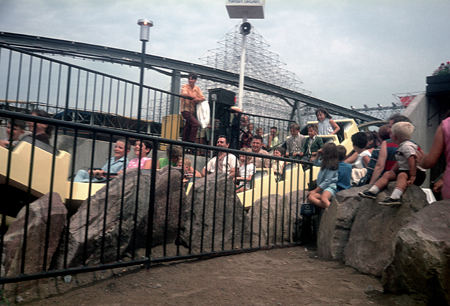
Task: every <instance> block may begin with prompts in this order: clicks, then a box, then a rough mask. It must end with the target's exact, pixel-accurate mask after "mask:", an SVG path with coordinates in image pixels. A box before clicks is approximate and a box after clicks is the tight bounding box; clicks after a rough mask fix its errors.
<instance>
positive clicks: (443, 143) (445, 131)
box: [417, 113, 450, 199]
mask: <svg viewBox="0 0 450 306" xmlns="http://www.w3.org/2000/svg"><path fill="white" fill-rule="evenodd" d="M447 115H450V113H447ZM442 152H444V153H445V160H446V161H447V166H446V168H445V172H444V177H443V185H440V186H439V187H440V189H441V191H442V198H443V199H450V118H449V117H448V116H447V119H444V120H443V121H442V122H441V124H440V125H439V127H438V129H437V131H436V134H435V136H434V140H433V145H432V146H431V150H430V152H429V153H428V154H426V155H425V154H424V153H423V152H420V151H419V153H418V159H417V162H418V163H419V165H420V166H422V167H423V168H425V169H429V168H431V167H433V166H434V165H435V164H436V162H437V161H438V159H439V157H440V156H441V154H442ZM439 187H438V188H439ZM435 188H436V184H435Z"/></svg>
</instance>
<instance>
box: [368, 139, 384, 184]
mask: <svg viewBox="0 0 450 306" xmlns="http://www.w3.org/2000/svg"><path fill="white" fill-rule="evenodd" d="M386 159H387V144H386V141H383V142H382V143H381V148H380V153H379V155H378V160H377V164H376V165H375V168H374V170H373V173H372V177H371V178H370V182H369V184H373V183H375V182H376V181H377V180H378V178H379V177H380V175H381V173H383V170H384V166H385V165H386Z"/></svg>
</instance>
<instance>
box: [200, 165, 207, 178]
mask: <svg viewBox="0 0 450 306" xmlns="http://www.w3.org/2000/svg"><path fill="white" fill-rule="evenodd" d="M201 175H202V177H205V176H206V166H205V167H203V169H202V173H201Z"/></svg>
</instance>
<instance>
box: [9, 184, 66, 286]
mask: <svg viewBox="0 0 450 306" xmlns="http://www.w3.org/2000/svg"><path fill="white" fill-rule="evenodd" d="M49 205H50V194H46V195H44V196H43V197H41V198H39V199H38V200H36V201H34V202H33V203H31V204H30V205H29V215H28V225H27V227H26V230H27V239H26V246H25V249H26V254H25V257H24V258H25V259H24V260H25V262H24V263H23V262H22V255H23V249H24V245H23V242H24V228H25V218H26V210H27V208H26V206H25V207H23V208H22V209H21V210H20V212H19V213H18V215H17V218H16V220H15V221H14V222H13V223H12V224H11V226H10V227H9V229H8V231H7V233H6V234H5V236H4V258H3V260H4V261H3V264H4V271H5V276H18V275H20V274H21V265H22V263H23V264H24V270H23V273H24V274H33V273H40V272H41V271H43V270H48V269H49V267H50V262H51V260H52V257H53V254H54V253H55V251H56V250H57V248H58V244H59V241H60V238H61V233H62V232H63V229H64V226H65V224H66V220H67V209H66V207H65V206H64V204H63V202H62V200H61V197H60V196H59V194H57V193H55V192H54V193H52V197H51V209H50V218H49V216H48V212H49ZM31 286H33V282H21V283H17V284H8V285H7V288H6V289H7V290H8V291H9V290H12V291H14V292H15V293H19V292H23V291H24V290H26V289H28V288H30V287H31Z"/></svg>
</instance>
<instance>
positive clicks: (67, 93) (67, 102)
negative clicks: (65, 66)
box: [63, 66, 72, 120]
mask: <svg viewBox="0 0 450 306" xmlns="http://www.w3.org/2000/svg"><path fill="white" fill-rule="evenodd" d="M71 73H72V67H70V66H69V70H68V71H67V88H66V107H65V108H64V116H63V118H64V119H63V120H67V116H68V111H69V100H70V77H71Z"/></svg>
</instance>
